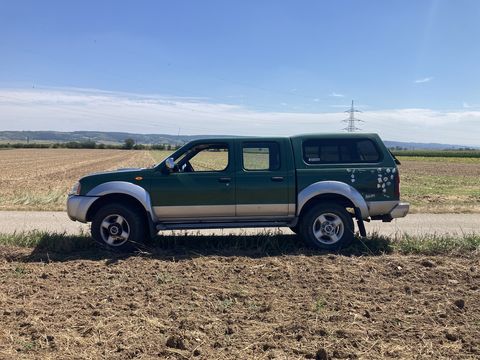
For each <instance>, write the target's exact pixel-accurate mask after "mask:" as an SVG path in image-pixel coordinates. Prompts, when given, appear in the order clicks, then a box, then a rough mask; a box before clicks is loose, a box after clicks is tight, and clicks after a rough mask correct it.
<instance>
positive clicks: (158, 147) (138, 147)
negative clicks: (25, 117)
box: [0, 139, 178, 150]
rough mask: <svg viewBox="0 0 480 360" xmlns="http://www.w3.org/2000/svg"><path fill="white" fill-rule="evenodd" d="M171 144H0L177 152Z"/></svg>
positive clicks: (4, 145) (1, 145)
mask: <svg viewBox="0 0 480 360" xmlns="http://www.w3.org/2000/svg"><path fill="white" fill-rule="evenodd" d="M177 148H178V146H177V145H171V144H151V145H146V144H136V143H135V140H133V139H125V141H124V143H123V144H103V143H97V142H95V141H91V140H86V141H68V142H56V143H35V142H27V143H20V142H19V143H0V149H123V150H176V149H177Z"/></svg>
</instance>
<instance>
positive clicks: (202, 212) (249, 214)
mask: <svg viewBox="0 0 480 360" xmlns="http://www.w3.org/2000/svg"><path fill="white" fill-rule="evenodd" d="M294 209H295V204H240V205H190V206H154V207H153V211H154V213H155V215H156V216H157V218H158V219H159V220H160V221H165V220H184V219H194V220H196V221H197V220H198V221H203V220H209V219H211V218H215V219H218V220H229V219H235V218H262V217H266V218H269V217H288V216H293V215H294V214H295V210H294Z"/></svg>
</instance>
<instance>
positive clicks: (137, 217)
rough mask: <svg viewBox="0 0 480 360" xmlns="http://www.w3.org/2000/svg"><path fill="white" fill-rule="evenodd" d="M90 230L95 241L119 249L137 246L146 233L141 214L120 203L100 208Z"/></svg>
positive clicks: (130, 248)
mask: <svg viewBox="0 0 480 360" xmlns="http://www.w3.org/2000/svg"><path fill="white" fill-rule="evenodd" d="M91 231H92V237H93V239H94V240H95V241H96V242H98V243H99V244H101V245H103V246H106V247H107V248H108V249H110V250H120V251H128V250H133V249H136V248H138V245H139V244H141V243H143V242H144V240H145V238H146V235H147V234H146V225H145V221H144V218H143V216H142V215H141V214H139V213H138V212H136V211H134V210H133V209H131V208H129V207H127V206H124V205H122V204H111V205H106V206H104V207H102V208H100V210H98V211H97V213H96V214H95V216H94V218H93V221H92V227H91Z"/></svg>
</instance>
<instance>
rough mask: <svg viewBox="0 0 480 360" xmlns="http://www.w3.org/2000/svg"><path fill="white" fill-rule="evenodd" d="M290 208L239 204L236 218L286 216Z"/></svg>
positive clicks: (272, 205) (278, 205)
mask: <svg viewBox="0 0 480 360" xmlns="http://www.w3.org/2000/svg"><path fill="white" fill-rule="evenodd" d="M293 206H295V204H293ZM291 207H292V204H239V205H237V212H236V216H287V215H290V209H291Z"/></svg>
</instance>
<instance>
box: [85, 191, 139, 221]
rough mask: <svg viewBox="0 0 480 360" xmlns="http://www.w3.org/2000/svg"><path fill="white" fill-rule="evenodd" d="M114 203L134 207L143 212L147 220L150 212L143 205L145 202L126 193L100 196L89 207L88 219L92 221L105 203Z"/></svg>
mask: <svg viewBox="0 0 480 360" xmlns="http://www.w3.org/2000/svg"><path fill="white" fill-rule="evenodd" d="M113 203H119V204H123V205H125V206H128V207H131V208H134V209H136V210H137V211H139V212H141V213H142V214H143V216H144V218H145V220H147V216H148V213H147V211H146V210H145V207H144V206H143V204H142V203H141V202H140V201H138V200H137V199H136V198H134V197H133V196H130V195H125V194H108V195H104V196H102V197H100V198H98V199H97V200H96V201H95V202H94V203H93V204H92V205H91V206H90V208H89V209H88V211H87V216H86V220H87V221H92V219H93V218H94V217H95V214H96V213H97V211H98V210H100V209H101V208H102V207H104V206H105V205H109V204H113Z"/></svg>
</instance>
